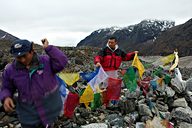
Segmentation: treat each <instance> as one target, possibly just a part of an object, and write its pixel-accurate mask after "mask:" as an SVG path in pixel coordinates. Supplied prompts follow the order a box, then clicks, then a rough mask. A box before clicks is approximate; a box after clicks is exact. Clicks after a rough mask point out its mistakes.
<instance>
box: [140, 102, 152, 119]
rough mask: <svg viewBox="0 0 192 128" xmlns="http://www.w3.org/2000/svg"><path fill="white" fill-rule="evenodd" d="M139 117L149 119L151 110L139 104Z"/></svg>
mask: <svg viewBox="0 0 192 128" xmlns="http://www.w3.org/2000/svg"><path fill="white" fill-rule="evenodd" d="M139 115H141V116H150V117H152V116H153V115H152V113H151V110H150V109H149V107H148V106H147V105H145V104H139Z"/></svg>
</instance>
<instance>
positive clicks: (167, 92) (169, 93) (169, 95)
mask: <svg viewBox="0 0 192 128" xmlns="http://www.w3.org/2000/svg"><path fill="white" fill-rule="evenodd" d="M165 92H166V94H167V97H173V96H174V95H175V91H174V90H173V89H172V88H171V87H168V86H166V87H165Z"/></svg>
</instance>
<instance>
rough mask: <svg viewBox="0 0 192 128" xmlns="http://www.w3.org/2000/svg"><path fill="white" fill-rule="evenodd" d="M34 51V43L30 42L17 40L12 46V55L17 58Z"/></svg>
mask: <svg viewBox="0 0 192 128" xmlns="http://www.w3.org/2000/svg"><path fill="white" fill-rule="evenodd" d="M31 49H32V42H30V41H28V40H22V39H19V40H16V41H14V42H13V44H12V45H11V49H10V53H11V54H12V55H13V56H15V57H17V56H22V55H24V54H26V53H27V52H29V51H31Z"/></svg>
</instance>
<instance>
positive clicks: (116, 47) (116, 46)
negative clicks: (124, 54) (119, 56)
mask: <svg viewBox="0 0 192 128" xmlns="http://www.w3.org/2000/svg"><path fill="white" fill-rule="evenodd" d="M107 47H108V48H109V49H110V50H111V51H112V52H114V51H115V50H117V49H118V48H119V46H118V45H117V44H116V45H115V49H114V50H113V49H111V48H110V47H109V45H108V44H107Z"/></svg>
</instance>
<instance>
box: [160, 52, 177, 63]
mask: <svg viewBox="0 0 192 128" xmlns="http://www.w3.org/2000/svg"><path fill="white" fill-rule="evenodd" d="M174 58H175V54H174V53H173V54H170V55H168V56H165V57H162V58H161V59H160V61H161V62H163V66H165V65H167V64H169V63H171V62H172V61H173V60H174Z"/></svg>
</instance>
